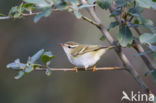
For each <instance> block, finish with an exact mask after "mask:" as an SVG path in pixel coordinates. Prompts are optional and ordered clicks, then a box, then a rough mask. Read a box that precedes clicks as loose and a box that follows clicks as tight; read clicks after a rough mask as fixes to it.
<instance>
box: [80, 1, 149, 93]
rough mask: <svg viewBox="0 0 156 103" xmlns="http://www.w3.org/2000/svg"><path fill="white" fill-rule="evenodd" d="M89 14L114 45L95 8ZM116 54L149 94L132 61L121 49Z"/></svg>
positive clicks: (84, 2) (90, 9) (89, 10)
mask: <svg viewBox="0 0 156 103" xmlns="http://www.w3.org/2000/svg"><path fill="white" fill-rule="evenodd" d="M81 2H82V3H83V4H86V0H81ZM88 12H89V13H90V15H91V16H92V17H93V18H94V20H95V22H97V23H98V24H99V26H100V28H99V30H100V31H101V32H102V33H103V34H105V36H106V38H107V40H108V42H109V43H110V44H114V42H115V41H114V39H113V38H112V36H111V34H110V33H109V32H108V31H107V28H106V27H105V26H104V25H103V24H102V22H101V20H100V19H99V18H98V16H97V15H96V13H95V11H94V9H93V7H91V8H88ZM115 51H116V53H117V54H118V56H119V57H120V59H121V61H122V63H123V65H124V66H125V67H126V69H127V70H128V71H129V73H130V74H131V75H132V76H133V78H134V79H135V80H136V81H137V83H138V84H139V85H140V87H141V88H142V90H143V91H144V92H145V93H147V94H149V93H150V91H149V89H148V87H147V86H146V84H145V83H144V81H143V80H142V79H141V77H140V76H139V74H138V73H137V72H136V70H135V69H134V67H133V66H132V64H131V63H130V61H129V60H128V58H127V57H126V55H125V54H124V53H123V52H122V50H121V49H120V48H119V49H115Z"/></svg>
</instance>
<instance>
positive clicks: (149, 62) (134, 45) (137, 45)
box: [133, 42, 155, 70]
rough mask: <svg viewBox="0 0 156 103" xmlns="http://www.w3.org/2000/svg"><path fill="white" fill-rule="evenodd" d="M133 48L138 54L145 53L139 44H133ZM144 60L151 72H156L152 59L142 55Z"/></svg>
mask: <svg viewBox="0 0 156 103" xmlns="http://www.w3.org/2000/svg"><path fill="white" fill-rule="evenodd" d="M133 47H134V49H135V50H136V51H137V52H138V53H142V52H145V51H144V49H143V47H142V46H141V45H139V44H137V43H136V42H134V43H133ZM141 58H142V60H143V61H144V63H145V64H146V66H147V67H148V69H149V70H155V67H154V65H153V64H152V61H151V59H150V58H149V57H148V55H146V54H144V55H141Z"/></svg>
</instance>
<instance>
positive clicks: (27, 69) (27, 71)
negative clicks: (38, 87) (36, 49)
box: [24, 65, 34, 73]
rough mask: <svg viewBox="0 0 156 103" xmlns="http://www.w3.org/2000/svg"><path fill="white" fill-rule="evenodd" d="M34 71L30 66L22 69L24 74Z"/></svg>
mask: <svg viewBox="0 0 156 103" xmlns="http://www.w3.org/2000/svg"><path fill="white" fill-rule="evenodd" d="M33 70H34V68H33V66H32V65H29V66H28V67H27V68H25V69H24V72H26V73H30V72H32V71H33Z"/></svg>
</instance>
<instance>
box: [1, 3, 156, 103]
mask: <svg viewBox="0 0 156 103" xmlns="http://www.w3.org/2000/svg"><path fill="white" fill-rule="evenodd" d="M19 2H20V1H17V0H0V13H5V14H7V13H8V11H9V9H10V8H11V7H12V6H14V5H16V4H18V3H19ZM82 12H83V14H85V15H87V13H86V12H85V11H82ZM98 15H99V17H100V18H101V19H102V21H103V22H104V23H105V25H108V24H109V23H110V21H111V20H113V19H111V20H110V18H109V13H108V12H107V11H102V10H98ZM87 16H89V15H87ZM144 16H145V17H146V18H149V19H152V20H154V22H155V23H156V20H155V18H156V13H155V12H154V11H151V10H146V11H145V12H144ZM111 33H112V34H114V35H113V36H115V35H116V34H117V28H116V29H113V30H112V31H111ZM100 37H101V32H100V31H99V30H98V29H97V28H96V27H94V26H92V25H91V24H89V23H87V22H85V21H83V20H77V19H76V18H75V16H74V15H73V14H71V13H68V12H54V13H53V14H52V15H51V16H50V17H48V18H45V19H41V21H39V22H38V23H36V24H35V23H33V17H32V16H31V17H24V18H22V19H17V20H13V19H11V20H3V21H2V20H1V21H0V103H104V102H105V103H119V102H120V100H121V97H122V91H123V90H124V91H126V92H127V93H130V91H135V92H138V91H141V89H140V88H139V86H138V84H137V83H136V81H135V80H134V79H133V78H132V76H131V75H130V74H129V73H127V72H126V71H101V72H94V73H92V72H78V73H75V72H53V73H52V75H51V76H50V77H47V76H45V74H44V72H41V71H36V72H32V73H30V74H28V75H26V76H24V77H23V78H21V79H20V80H15V79H14V76H15V75H16V73H17V71H14V70H11V69H6V65H7V64H8V63H10V62H12V61H13V60H15V59H16V58H20V59H21V61H22V62H25V61H26V59H27V57H28V56H31V55H33V54H34V53H36V52H37V51H38V50H40V49H42V48H43V49H46V50H50V51H52V52H53V54H54V55H56V58H55V59H53V61H52V64H51V66H52V67H66V68H67V67H73V65H71V64H70V63H69V62H68V60H67V57H66V55H65V53H64V52H63V50H62V48H61V47H60V46H59V43H61V42H66V41H71V40H72V41H76V42H80V43H88V44H103V45H108V44H107V42H106V41H105V42H102V41H100V40H99V38H100ZM124 51H125V53H126V55H127V56H128V58H129V60H130V61H131V62H132V64H133V65H134V67H135V68H136V70H137V71H138V72H139V73H140V75H141V76H142V77H143V79H144V81H145V82H146V83H147V85H148V86H149V88H150V89H151V90H152V91H153V93H155V94H156V84H155V83H154V82H153V80H152V77H151V76H149V77H146V78H144V73H145V72H146V71H147V70H148V69H147V68H146V66H145V65H144V63H143V61H142V60H141V59H140V57H134V55H135V54H136V51H135V50H134V49H124ZM97 66H98V67H104V66H122V64H121V62H120V60H119V59H118V56H117V55H116V54H115V52H114V51H113V50H111V51H110V52H108V53H107V54H106V55H104V56H103V57H102V59H101V60H100V62H99V63H98V65H97ZM137 103H138V102H137Z"/></svg>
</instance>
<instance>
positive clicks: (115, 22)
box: [108, 21, 119, 29]
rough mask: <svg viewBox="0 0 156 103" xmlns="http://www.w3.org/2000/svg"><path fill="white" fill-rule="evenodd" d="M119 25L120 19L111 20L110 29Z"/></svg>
mask: <svg viewBox="0 0 156 103" xmlns="http://www.w3.org/2000/svg"><path fill="white" fill-rule="evenodd" d="M118 25H119V22H118V21H114V22H111V23H110V25H109V28H108V29H111V28H114V27H116V26H118Z"/></svg>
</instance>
